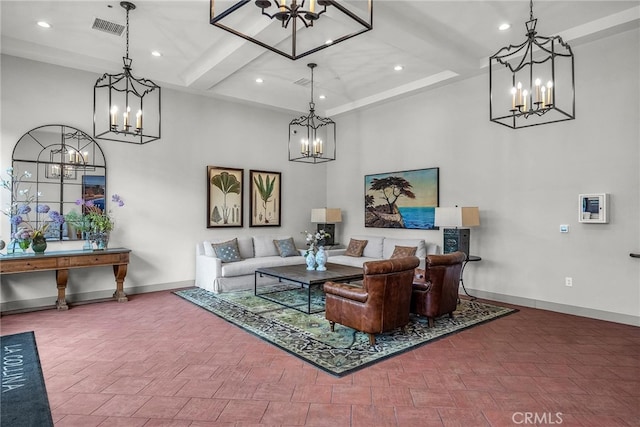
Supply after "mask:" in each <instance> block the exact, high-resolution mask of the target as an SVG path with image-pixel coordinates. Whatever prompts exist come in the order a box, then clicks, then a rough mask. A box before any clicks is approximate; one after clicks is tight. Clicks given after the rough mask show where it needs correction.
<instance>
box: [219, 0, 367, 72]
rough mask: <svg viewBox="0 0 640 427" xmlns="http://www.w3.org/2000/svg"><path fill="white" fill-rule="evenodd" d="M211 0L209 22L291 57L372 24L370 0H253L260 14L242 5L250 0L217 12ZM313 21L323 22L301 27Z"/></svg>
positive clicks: (359, 30) (319, 48)
mask: <svg viewBox="0 0 640 427" xmlns="http://www.w3.org/2000/svg"><path fill="white" fill-rule="evenodd" d="M210 1H211V15H210V20H209V22H210V23H211V24H212V25H214V26H216V27H219V28H222V29H223V30H225V31H228V32H230V33H232V34H235V35H236V36H238V37H242V38H243V39H245V40H248V41H250V42H252V43H255V44H257V45H260V46H262V47H263V48H265V49H268V50H270V51H272V52H275V53H278V54H280V55H283V56H285V57H287V58H289V59H293V60H295V59H298V58H302V57H304V56H307V55H310V54H312V53H314V52H317V51H319V50H321V49H324V48H327V47H329V46H332V45H335V44H336V43H339V42H342V41H344V40H348V39H350V38H352V37H355V36H357V35H359V34H362V33H364V32H367V31H369V30H371V29H372V28H373V0H361V1H359V2H350V4H349V5H347V4H345V3H347V2H339V1H332V0H255V2H254V3H255V5H256V6H257V7H258V8H259V9H260V12H261V13H260V15H258V14H257V13H256V10H255V9H252V8H243V6H245V5H246V4H248V3H250V0H241V1H238V2H236V3H234V4H233V5H232V6H230V7H229V8H227V9H226V10H222V11H218V13H217V14H216V8H215V3H216V0H210ZM217 3H218V4H219V5H220V4H224V3H225V2H224V1H223V0H217ZM327 11H330V12H329V13H327ZM325 13H327V14H326V15H324V14H325ZM323 15H324V16H323ZM256 17H258V19H256ZM321 18H322V19H321ZM316 21H318V22H321V21H322V23H323V24H322V25H318V31H317V32H315V33H314V32H310V31H301V30H302V29H303V27H304V28H310V27H313V25H314V22H316ZM283 29H285V30H286V29H290V30H291V33H288V32H286V31H282V30H283Z"/></svg>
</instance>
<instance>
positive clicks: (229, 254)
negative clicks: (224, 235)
mask: <svg viewBox="0 0 640 427" xmlns="http://www.w3.org/2000/svg"><path fill="white" fill-rule="evenodd" d="M211 246H212V247H213V250H214V251H215V253H216V257H218V258H220V260H221V261H222V262H236V261H242V258H240V249H239V248H238V239H237V238H236V239H233V240H229V241H227V242H222V243H213V244H212V245H211Z"/></svg>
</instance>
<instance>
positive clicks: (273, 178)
mask: <svg viewBox="0 0 640 427" xmlns="http://www.w3.org/2000/svg"><path fill="white" fill-rule="evenodd" d="M249 179H250V184H249V185H250V188H251V191H250V192H249V206H250V208H249V210H250V211H251V213H250V215H249V218H250V221H249V226H250V227H279V226H281V225H282V224H281V218H280V196H281V194H282V192H281V187H280V183H281V176H280V172H267V171H258V170H250V171H249Z"/></svg>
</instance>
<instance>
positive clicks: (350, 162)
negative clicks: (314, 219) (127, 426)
mask: <svg viewBox="0 0 640 427" xmlns="http://www.w3.org/2000/svg"><path fill="white" fill-rule="evenodd" d="M639 38H640V36H639V32H638V30H632V31H627V32H625V33H622V34H619V35H616V36H610V37H608V38H605V39H603V40H600V41H596V42H592V43H589V44H584V45H580V46H575V47H574V51H575V55H576V82H577V84H576V86H577V87H576V91H577V93H576V103H577V108H576V110H577V111H576V114H577V119H576V120H573V121H569V122H564V123H556V124H550V125H545V126H539V127H534V128H529V129H520V130H510V129H508V128H505V127H502V126H498V125H496V124H493V123H490V122H489V120H488V116H489V113H488V100H487V96H488V81H487V80H488V77H487V76H486V75H482V76H479V77H476V78H472V79H468V80H465V81H461V82H458V83H455V84H452V85H448V86H444V87H440V88H437V89H433V90H429V91H426V92H423V93H420V94H416V95H414V96H411V97H409V98H406V99H403V100H397V101H393V102H389V103H387V104H384V105H381V106H377V107H373V108H369V109H366V110H361V111H358V112H353V113H347V114H344V115H341V116H338V117H333V119H335V120H336V122H337V124H338V139H339V141H338V160H336V161H335V162H330V163H328V164H326V165H315V166H314V165H306V164H297V163H291V162H288V161H286V158H287V151H286V138H287V134H286V131H287V127H286V125H287V123H288V122H289V121H290V120H291V118H292V117H290V116H288V115H286V114H282V113H276V112H273V111H269V110H266V109H260V108H251V107H248V106H245V105H239V104H234V103H230V102H226V101H219V100H215V99H210V98H206V97H199V96H194V95H189V94H185V93H179V92H176V91H170V90H164V91H163V117H164V123H163V124H164V126H163V137H162V139H161V140H160V141H156V142H153V143H150V144H147V145H144V146H133V145H130V144H122V143H115V142H108V141H105V142H100V145H101V147H102V148H103V150H104V152H105V156H106V158H107V165H108V168H109V173H108V180H109V181H108V191H109V193H110V194H111V193H114V192H117V193H119V194H120V195H122V197H123V198H124V199H125V201H126V203H127V206H126V207H125V208H123V209H120V210H119V211H118V212H117V215H118V224H117V229H116V231H115V232H114V233H113V236H112V245H118V246H126V247H129V248H131V249H132V250H133V252H132V262H131V266H130V268H129V273H128V276H127V279H126V282H125V290H129V291H131V290H133V291H135V292H137V291H143V290H144V287H145V286H152V285H163V284H166V285H167V286H175V285H184V284H190V283H192V280H193V277H194V269H193V246H194V244H195V242H196V241H198V240H201V239H205V238H209V237H213V236H214V235H216V236H228V237H232V236H235V235H236V234H237V233H238V232H240V231H242V232H243V233H246V234H258V233H260V234H274V233H278V234H283V233H284V234H290V235H293V236H294V237H295V238H296V239H297V241H298V243H299V244H302V238H301V235H300V234H299V233H300V232H301V231H302V230H304V229H307V228H309V227H312V225H311V224H310V223H309V211H310V209H311V208H313V207H320V206H325V205H326V206H331V207H340V208H342V209H343V223H341V224H339V225H338V229H337V237H338V239H339V240H340V241H342V242H345V243H346V242H348V236H349V235H353V234H385V235H390V236H403V237H404V236H406V237H413V236H422V237H424V238H426V239H427V240H429V241H433V242H438V243H440V242H441V241H442V235H441V232H439V231H414V230H383V229H373V228H364V226H363V224H364V218H363V197H364V183H363V181H364V180H363V176H364V175H365V174H371V173H381V172H390V171H399V170H406V169H418V168H425V167H439V168H440V205H441V206H453V205H456V204H457V205H461V206H473V205H477V206H479V207H480V209H481V226H480V227H477V228H474V229H473V230H472V236H471V248H472V253H473V254H477V255H480V256H482V258H483V260H482V261H481V262H480V263H475V264H472V265H469V267H468V268H467V271H466V272H465V283H466V284H467V285H468V288H469V289H470V290H471V292H472V293H474V292H475V294H477V295H479V296H485V297H491V298H494V299H497V300H504V301H512V302H516V303H520V304H524V305H531V306H537V307H542V308H548V309H553V310H559V311H565V312H571V313H576V314H584V315H588V316H592V317H599V318H605V319H610V320H614V321H621V322H626V323H634V324H640V321H639V313H640V294H639V292H640V290H639V288H640V286H639V285H640V262H638V260H637V259H632V258H630V257H629V252H631V251H636V252H637V251H638V250H640V215H639V212H640V172H639V171H640V147H639V146H640V143H639V141H640V130H639V120H638V117H639V116H640V108H639V105H638V100H639V99H640V96H639V95H640V88H639V79H638V76H639V75H640V72H639V70H640V67H639V45H640V43H639ZM1 66H2V93H1V101H2V103H1V106H2V132H1V136H2V148H1V151H0V154H1V157H2V159H1V161H0V167H1V168H2V169H3V170H4V169H5V168H6V167H8V166H9V165H10V161H11V150H12V149H13V145H14V144H15V142H16V141H17V140H18V138H20V136H21V135H22V134H23V133H24V132H26V131H28V130H30V129H32V128H34V127H36V126H39V125H42V124H48V123H62V124H69V125H72V126H76V127H78V128H80V129H82V130H84V131H87V132H90V130H91V105H92V98H91V97H92V88H93V84H94V82H95V79H96V78H97V76H96V75H93V74H91V73H84V72H80V71H75V70H70V69H66V68H60V67H55V66H50V65H45V64H41V63H36V62H32V61H27V60H23V59H18V58H14V57H6V56H3V57H2V64H1ZM249 123H250V125H249ZM206 165H219V166H227V167H238V168H244V169H245V172H248V170H249V169H261V170H273V171H281V172H282V174H283V175H282V178H283V192H284V197H283V205H282V208H283V227H282V228H277V229H272V228H269V229H258V228H256V229H252V228H249V227H248V223H247V210H248V200H246V199H245V227H244V228H243V229H242V230H239V229H226V230H215V231H211V230H207V229H206V228H205V210H206V206H205V203H206V201H205V198H206V179H205V176H206ZM245 177H246V174H245ZM246 189H247V186H246V185H245V191H246ZM585 192H607V193H610V195H611V203H610V206H609V208H610V213H611V220H610V222H609V224H605V225H594V224H579V223H578V221H577V217H578V208H577V198H578V194H580V193H585ZM2 197H3V199H2V203H3V204H4V203H6V202H7V200H6V195H5V194H3V195H2ZM1 220H2V229H0V233H1V234H2V235H3V236H5V235H6V234H7V233H6V232H5V231H6V230H7V227H8V222H7V221H6V218H4V217H3V218H1ZM560 224H569V225H570V227H571V231H570V233H568V234H560V233H559V230H558V229H559V225H560ZM63 245H64V248H68V247H69V245H71V244H69V243H65V244H63ZM52 246H54V248H55V245H52ZM96 270H101V269H93V270H79V271H73V272H72V273H71V274H70V284H69V290H68V292H69V294H70V295H71V297H70V298H69V299H70V300H73V298H79V299H86V298H89V297H92V296H96V295H101V296H108V295H109V294H110V293H111V292H112V290H113V279H112V275H111V271H110V270H109V269H108V268H104V269H102V270H101V271H96ZM566 276H570V277H573V283H574V285H573V287H571V288H568V287H565V286H564V278H565V277H566ZM155 288H157V287H155ZM155 288H154V289H155ZM55 295H56V293H55V284H54V279H53V273H38V274H29V275H25V274H22V275H13V276H3V277H2V286H1V288H0V296H1V297H2V302H3V305H4V306H5V307H6V306H8V305H9V304H7V303H11V304H14V305H25V306H28V305H31V306H33V305H38V304H40V305H42V304H44V303H47V304H51V302H53V300H54V299H55Z"/></svg>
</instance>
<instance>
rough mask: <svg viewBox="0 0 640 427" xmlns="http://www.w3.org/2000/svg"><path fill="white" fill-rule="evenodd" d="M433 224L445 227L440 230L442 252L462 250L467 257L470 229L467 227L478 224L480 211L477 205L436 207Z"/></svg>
mask: <svg viewBox="0 0 640 427" xmlns="http://www.w3.org/2000/svg"><path fill="white" fill-rule="evenodd" d="M434 225H435V226H436V227H445V228H444V230H443V232H442V242H443V245H442V248H443V250H442V252H443V253H445V254H448V253H451V252H456V251H462V252H464V253H465V254H466V255H467V257H469V238H470V236H471V230H470V229H469V228H467V227H476V226H478V225H480V213H479V211H478V207H458V206H456V207H454V208H436V216H435V220H434ZM452 227H453V228H452Z"/></svg>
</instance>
